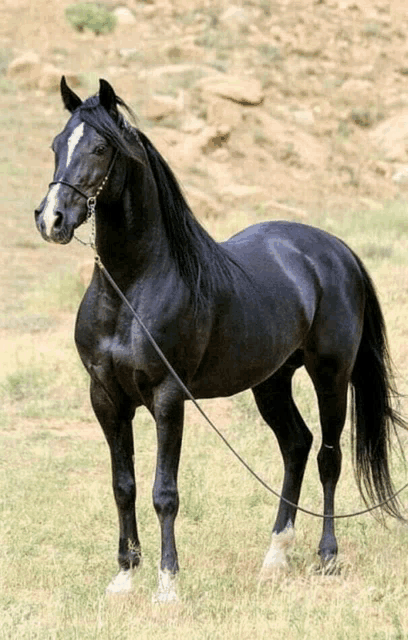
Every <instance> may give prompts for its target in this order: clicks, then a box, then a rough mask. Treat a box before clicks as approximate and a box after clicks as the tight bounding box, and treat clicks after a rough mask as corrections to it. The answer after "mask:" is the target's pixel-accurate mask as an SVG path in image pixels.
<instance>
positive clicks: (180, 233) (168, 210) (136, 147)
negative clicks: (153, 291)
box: [78, 95, 244, 311]
mask: <svg viewBox="0 0 408 640" xmlns="http://www.w3.org/2000/svg"><path fill="white" fill-rule="evenodd" d="M116 103H117V105H118V106H119V107H122V108H123V109H125V110H126V111H127V113H128V114H129V115H130V116H131V117H132V119H133V120H134V121H135V116H134V114H133V112H132V110H131V109H130V108H129V107H128V106H127V104H126V103H125V102H124V101H123V100H122V99H121V98H120V97H119V96H116ZM78 110H79V112H80V115H81V118H82V119H83V120H84V121H85V122H86V123H87V124H89V125H90V126H91V127H93V128H94V129H96V131H97V132H98V133H99V134H100V135H101V136H103V137H104V138H106V140H107V141H108V142H109V143H110V144H111V145H112V146H113V147H114V148H116V149H118V150H119V151H120V152H121V153H123V154H124V155H125V156H126V157H128V158H130V159H131V160H134V161H137V162H138V163H140V161H141V157H140V145H141V144H142V145H143V147H144V149H145V152H146V154H147V157H148V160H149V164H150V168H151V170H152V172H153V176H154V179H155V182H156V187H157V190H158V195H159V201H160V208H161V214H162V219H163V224H164V228H165V232H166V236H167V240H168V243H169V247H170V253H171V256H172V258H173V260H174V262H175V264H176V265H177V268H178V271H179V274H180V276H181V278H182V279H183V281H184V282H185V284H186V286H187V287H188V289H189V290H190V292H191V294H192V297H193V302H194V306H195V309H196V311H198V310H199V309H202V308H205V306H206V305H207V303H208V302H209V301H210V300H211V298H212V297H213V294H214V293H215V291H217V290H219V289H220V288H223V287H225V285H229V288H231V286H232V284H233V279H232V272H233V269H234V265H235V266H238V268H239V269H240V270H241V271H244V270H243V268H242V266H240V265H239V263H238V262H237V261H236V259H235V258H233V257H232V256H231V255H230V254H229V253H228V251H227V249H225V248H224V247H222V246H221V245H220V244H219V243H217V242H216V241H215V240H214V239H213V238H212V237H211V236H210V235H209V234H208V233H207V231H206V230H205V229H204V227H202V225H201V224H200V223H199V221H198V220H197V218H196V217H195V216H194V214H193V212H192V211H191V209H190V207H189V205H188V203H187V201H186V199H185V197H184V195H183V193H182V190H181V187H180V185H179V183H178V181H177V179H176V177H175V175H174V173H173V171H172V170H171V169H170V167H169V165H168V164H167V162H166V161H165V160H164V158H163V157H162V155H161V154H160V153H159V152H158V151H157V149H156V148H155V147H154V146H153V144H152V142H151V141H150V140H149V138H148V137H147V136H146V135H145V134H144V133H142V132H141V131H140V130H139V129H137V128H136V127H133V126H132V125H131V124H130V123H129V122H128V120H126V119H125V118H124V116H123V115H122V113H120V112H117V114H116V116H117V117H115V118H113V117H112V116H111V115H110V114H109V113H108V112H107V111H106V109H105V108H104V107H103V106H102V105H101V104H100V103H99V96H98V95H95V96H91V97H90V98H88V99H87V100H85V101H84V102H83V103H82V104H81V105H80V106H79V107H78Z"/></svg>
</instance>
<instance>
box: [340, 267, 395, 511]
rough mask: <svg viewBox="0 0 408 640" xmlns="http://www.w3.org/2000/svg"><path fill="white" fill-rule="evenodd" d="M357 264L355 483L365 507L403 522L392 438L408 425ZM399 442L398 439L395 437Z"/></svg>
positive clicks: (373, 297)
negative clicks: (360, 289)
mask: <svg viewBox="0 0 408 640" xmlns="http://www.w3.org/2000/svg"><path fill="white" fill-rule="evenodd" d="M356 259H357V261H358V263H359V266H360V269H361V272H362V275H363V279H364V288H365V296H366V301H365V309H364V324H363V333H362V338H361V342H360V346H359V350H358V353H357V358H356V362H355V364H354V369H353V373H352V376H351V385H352V400H353V402H352V448H353V462H354V470H355V475H356V480H357V484H358V488H359V491H360V494H361V496H362V497H363V500H364V502H365V503H366V504H368V503H369V502H371V503H375V502H378V503H382V502H384V501H386V502H385V503H384V505H383V507H382V509H383V511H384V512H385V513H388V514H389V515H392V516H394V517H396V518H398V519H401V520H403V519H404V518H403V516H402V515H401V508H400V503H399V500H398V499H397V498H396V497H393V496H394V494H395V489H394V486H393V482H392V480H391V475H390V467H389V457H390V456H389V454H390V448H391V438H392V436H395V435H397V434H396V427H397V426H399V427H403V428H405V429H406V428H407V423H406V422H405V420H404V419H403V418H402V417H401V415H400V414H399V413H398V411H397V410H396V409H395V408H394V405H395V400H397V399H398V393H397V391H396V390H395V387H394V379H393V373H392V365H391V359H390V354H389V350H388V343H387V337H386V330H385V323H384V317H383V314H382V311H381V307H380V303H379V301H378V297H377V294H376V291H375V288H374V285H373V282H372V280H371V278H370V276H369V275H368V273H367V271H366V269H365V267H364V266H363V264H362V263H361V261H360V259H359V258H357V256H356ZM397 440H398V436H397Z"/></svg>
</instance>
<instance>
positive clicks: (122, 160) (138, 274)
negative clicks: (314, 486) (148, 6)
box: [35, 78, 404, 601]
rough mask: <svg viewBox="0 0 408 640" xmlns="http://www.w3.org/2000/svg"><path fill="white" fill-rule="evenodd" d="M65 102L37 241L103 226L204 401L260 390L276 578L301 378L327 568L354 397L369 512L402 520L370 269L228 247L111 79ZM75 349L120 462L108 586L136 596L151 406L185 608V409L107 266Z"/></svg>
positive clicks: (258, 246)
mask: <svg viewBox="0 0 408 640" xmlns="http://www.w3.org/2000/svg"><path fill="white" fill-rule="evenodd" d="M61 94H62V100H63V103H64V105H65V107H66V109H67V110H68V111H69V113H70V117H69V119H68V122H67V124H66V126H65V127H64V129H63V131H62V132H61V133H59V134H58V135H57V136H56V138H55V139H54V142H53V150H54V153H55V172H54V177H53V181H52V183H51V185H50V187H49V190H48V193H47V195H46V197H45V198H44V200H43V201H42V203H41V204H40V206H39V207H38V209H37V210H36V212H35V219H36V225H37V228H38V230H39V231H40V233H41V234H42V236H43V238H44V239H45V240H48V241H52V242H55V243H60V244H66V243H68V242H70V240H71V239H72V237H73V235H74V231H75V229H76V228H77V227H79V226H80V225H81V224H82V223H83V222H84V221H85V220H86V219H87V217H88V215H89V213H90V212H91V213H92V212H94V213H95V246H96V251H97V254H98V256H99V259H100V260H101V262H102V263H103V265H104V268H105V269H106V271H107V272H108V273H109V274H110V276H111V277H112V278H113V280H114V282H115V283H116V284H117V286H118V287H119V288H120V290H121V291H122V292H123V294H124V295H125V296H126V299H127V301H128V302H129V303H130V304H131V306H132V308H133V309H134V310H135V312H136V313H137V314H138V316H139V317H140V318H142V319H143V322H144V324H145V326H146V328H147V329H148V331H149V332H150V334H151V335H152V336H153V337H154V339H155V341H156V343H157V344H158V346H159V347H160V349H161V350H162V352H163V353H164V355H165V357H166V358H167V360H168V361H169V363H170V364H171V366H172V367H173V368H174V370H175V371H176V372H177V374H178V376H179V377H180V378H181V379H182V380H183V382H184V384H185V385H186V386H187V388H188V390H189V391H190V392H191V393H192V394H193V396H194V397H195V398H213V397H217V396H231V395H233V394H236V393H238V392H240V391H243V390H244V389H249V388H251V389H252V391H253V394H254V397H255V401H256V404H257V406H258V408H259V411H260V413H261V415H262V416H263V418H264V419H265V421H266V422H267V423H268V425H269V426H270V427H271V428H272V430H273V431H274V433H275V435H276V437H277V440H278V443H279V447H280V450H281V453H282V457H283V462H284V479H283V488H282V497H281V500H280V504H279V508H278V512H277V516H276V521H275V524H274V526H273V532H272V543H271V547H270V549H269V551H268V553H267V555H266V558H265V560H264V563H263V567H262V575H263V576H264V577H265V576H267V575H268V574H269V573H270V572H271V571H273V570H274V569H275V567H279V566H284V565H285V564H286V546H287V545H288V544H289V543H290V542H291V541H292V539H293V535H294V525H295V520H296V512H297V508H296V505H297V504H298V500H299V494H300V489H301V484H302V479H303V475H304V471H305V466H306V462H307V458H308V454H309V451H310V447H311V443H312V434H311V432H310V431H309V429H308V427H307V426H306V424H305V422H304V421H303V419H302V417H301V415H300V413H299V411H298V409H297V407H296V405H295V402H294V399H293V397H292V384H291V383H292V377H293V375H294V373H295V371H296V370H297V369H298V368H299V367H305V369H306V371H307V373H308V374H309V376H310V378H311V380H312V383H313V385H314V389H315V391H316V394H317V400H318V407H319V413H320V424H321V431H322V443H321V447H320V450H319V453H318V457H317V459H318V468H319V474H320V480H321V483H322V487H323V509H324V516H325V517H324V519H323V531H322V536H321V539H320V543H319V555H320V561H321V564H322V565H323V566H327V565H328V564H329V563H332V562H333V561H334V559H335V557H336V554H337V541H336V537H335V530H334V517H333V516H334V495H335V489H336V484H337V481H338V479H339V475H340V469H341V451H340V436H341V433H342V430H343V427H344V423H345V418H346V407H347V390H348V387H349V386H351V388H352V391H353V394H352V404H353V411H352V418H353V421H352V422H353V429H354V430H353V434H354V436H353V442H354V461H355V468H356V476H357V481H358V485H359V489H360V491H361V494H362V495H363V497H364V498H365V500H366V501H368V502H372V501H378V502H384V501H386V502H385V504H384V505H383V509H384V511H385V512H387V513H389V514H391V515H393V516H396V517H401V513H400V508H399V504H398V502H397V500H396V499H395V498H392V497H391V498H390V496H392V494H393V485H392V481H391V477H390V471H389V464H388V452H389V446H390V438H391V435H392V432H393V428H394V427H395V426H396V425H403V424H404V423H403V420H402V419H401V418H400V417H399V415H398V414H397V413H396V411H395V409H394V408H393V406H392V397H393V388H392V375H391V369H390V362H389V357H388V350H387V343H386V336H385V327H384V321H383V316H382V312H381V309H380V306H379V302H378V299H377V296H376V293H375V290H374V287H373V284H372V282H371V279H370V277H369V275H368V274H367V271H366V269H365V268H364V266H363V264H362V262H361V260H360V259H359V258H358V257H357V256H356V255H355V254H354V253H353V252H352V251H351V250H350V249H349V248H348V247H347V246H346V245H345V244H344V243H343V242H342V241H341V240H339V239H338V238H335V237H334V236H332V235H330V234H328V233H326V232H324V231H322V230H319V229H316V228H313V227H311V226H307V225H304V224H298V223H294V222H285V221H276V222H264V223H260V224H256V225H254V226H251V227H249V228H248V229H245V230H244V231H241V232H240V233H237V234H236V235H234V236H233V237H232V238H230V239H229V240H227V241H226V242H222V243H217V242H215V241H214V240H213V239H212V238H211V236H210V235H209V234H208V233H207V232H206V231H205V230H204V229H203V227H202V226H201V225H200V224H199V222H198V221H197V219H196V218H195V217H194V216H193V214H192V212H191V210H190V208H189V206H188V204H187V202H186V200H185V198H184V197H183V195H182V192H181V189H180V187H179V184H178V182H177V180H176V179H175V177H174V175H173V173H172V171H171V169H170V168H169V166H168V164H167V163H166V162H165V160H164V159H163V157H162V156H161V155H160V153H159V152H158V151H157V149H156V148H155V147H154V146H153V145H152V143H151V142H150V140H149V139H148V138H147V136H146V135H145V134H143V133H142V132H141V131H140V130H138V129H137V128H136V127H134V126H133V125H132V124H131V123H130V122H129V120H128V119H127V118H126V117H125V115H124V111H126V109H127V110H128V111H129V109H128V108H127V107H126V104H125V103H124V102H123V100H122V99H121V98H119V97H118V96H117V95H116V94H115V92H114V90H113V88H112V87H111V85H110V84H109V83H108V82H106V81H105V80H101V81H100V87H99V91H98V93H97V94H96V95H94V96H92V97H90V98H88V99H87V100H85V101H84V102H83V101H82V100H81V99H80V98H79V97H78V96H77V95H76V94H75V93H74V92H73V91H72V90H71V89H70V88H69V87H68V85H67V84H66V82H65V79H64V78H62V81H61ZM75 340H76V345H77V348H78V351H79V354H80V357H81V359H82V362H83V364H84V366H85V367H86V369H87V371H88V373H89V375H90V379H91V402H92V406H93V409H94V411H95V414H96V416H97V418H98V420H99V422H100V424H101V426H102V429H103V431H104V434H105V436H106V439H107V442H108V445H109V448H110V453H111V461H112V474H113V490H114V496H115V500H116V505H117V508H118V515H119V552H118V561H119V568H120V571H119V574H118V575H117V576H116V578H114V580H113V581H112V583H111V584H110V586H109V587H108V589H109V590H110V591H111V592H121V591H126V590H128V589H130V587H131V585H132V576H133V572H134V569H136V568H137V567H138V566H139V564H140V561H141V547H140V542H139V535H138V530H137V525H136V516H135V496H136V484H135V473H134V465H133V456H134V445H133V433H132V420H133V418H134V415H135V411H136V409H137V407H140V406H141V405H144V406H146V407H147V409H148V410H149V411H150V413H151V414H152V416H153V418H154V420H155V423H156V428H157V465H156V474H155V479H154V485H153V504H154V508H155V510H156V513H157V516H158V519H159V523H160V528H161V561H160V569H159V587H158V593H157V599H158V600H159V601H171V600H173V599H176V598H177V593H176V584H175V578H176V575H177V573H178V570H179V564H178V557H177V551H176V542H175V535H174V522H175V518H176V515H177V512H178V508H179V497H178V490H177V475H178V469H179V458H180V450H181V443H182V434H183V416H184V403H185V400H186V394H185V392H184V391H183V389H182V388H181V387H180V385H179V384H178V382H177V380H176V379H175V378H174V376H173V375H172V374H171V373H170V372H169V370H168V368H167V366H166V365H165V363H164V362H163V360H162V359H161V358H160V357H159V355H158V354H157V351H156V350H155V349H154V348H153V346H152V344H151V342H150V341H149V340H148V338H147V336H146V333H145V331H144V330H143V328H142V327H141V326H140V324H139V323H138V322H137V321H136V320H135V317H134V315H133V314H132V312H131V311H130V309H129V307H128V305H127V304H125V303H124V301H123V299H122V298H121V297H120V296H118V294H117V292H116V291H115V290H114V289H113V288H112V286H111V284H110V282H109V281H108V280H107V278H106V277H105V275H104V271H103V270H101V269H99V268H98V266H95V269H94V272H93V276H92V280H91V283H90V285H89V287H88V289H87V291H86V293H85V296H84V298H83V300H82V302H81V305H80V308H79V311H78V316H77V322H76V330H75ZM389 498H390V499H389Z"/></svg>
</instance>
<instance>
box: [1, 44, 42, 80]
mask: <svg viewBox="0 0 408 640" xmlns="http://www.w3.org/2000/svg"><path fill="white" fill-rule="evenodd" d="M40 71H41V60H40V56H39V55H38V54H37V53H34V52H32V51H27V52H26V53H23V54H22V55H21V56H18V57H17V58H15V59H14V60H13V61H12V62H11V63H10V64H9V67H8V70H7V75H8V77H9V78H13V80H17V81H18V82H19V83H21V84H24V85H25V86H26V87H30V86H33V83H34V84H35V82H36V80H37V79H38V76H39V75H40Z"/></svg>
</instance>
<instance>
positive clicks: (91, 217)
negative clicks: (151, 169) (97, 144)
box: [61, 151, 118, 253]
mask: <svg viewBox="0 0 408 640" xmlns="http://www.w3.org/2000/svg"><path fill="white" fill-rule="evenodd" d="M117 155H118V152H117V151H115V153H114V154H113V156H112V159H111V162H110V165H109V168H108V171H107V173H106V175H105V177H104V179H103V180H102V182H101V184H100V185H99V187H98V188H97V190H96V192H95V195H94V196H89V197H87V196H85V194H83V193H82V192H81V191H79V190H78V189H76V188H75V187H73V188H75V190H76V191H78V193H80V194H81V195H82V196H84V197H86V206H87V214H86V218H85V222H90V223H91V230H90V233H89V240H88V242H85V241H84V240H81V238H78V236H77V235H75V233H74V238H75V240H76V241H77V242H79V243H80V244H82V245H83V246H84V247H91V249H93V250H94V251H95V253H96V246H95V236H96V231H95V213H96V201H97V198H98V196H99V195H100V194H101V192H102V190H103V188H104V186H105V185H106V183H107V181H108V180H109V176H110V174H111V172H112V169H113V165H114V164H115V160H116V156H117ZM61 183H62V184H66V185H67V186H69V187H72V186H73V185H70V184H69V183H67V182H62V181H61Z"/></svg>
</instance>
